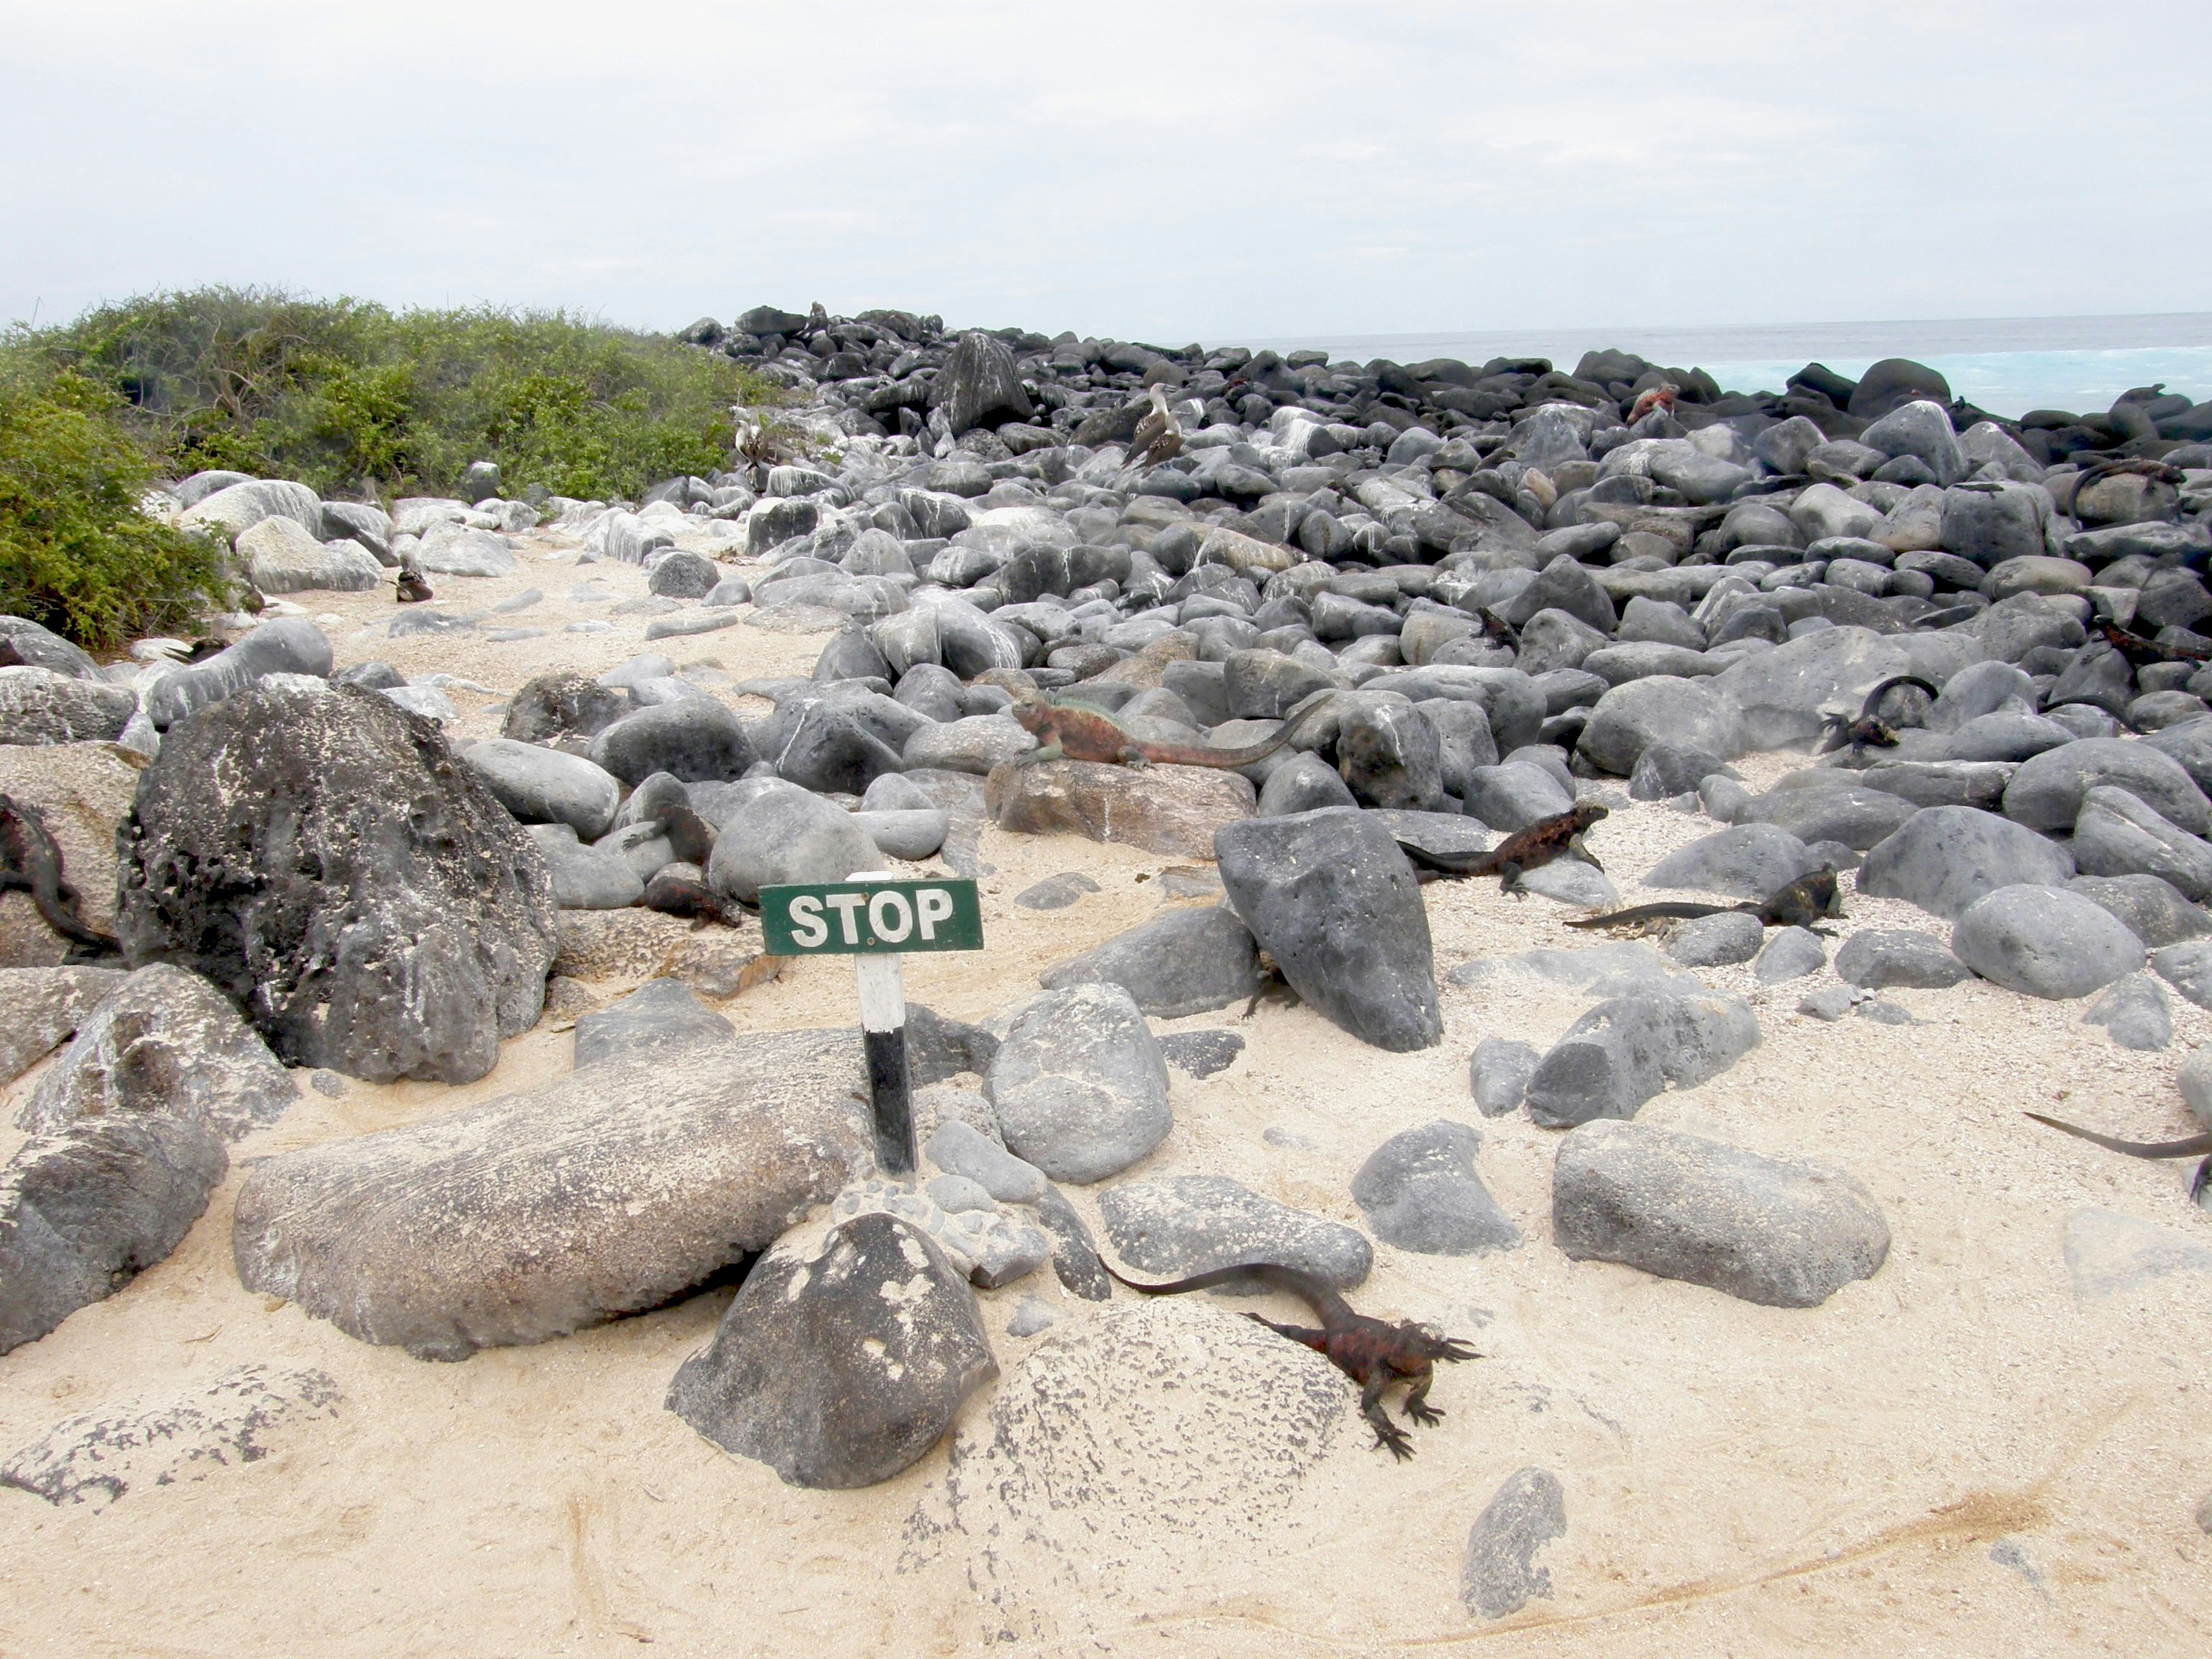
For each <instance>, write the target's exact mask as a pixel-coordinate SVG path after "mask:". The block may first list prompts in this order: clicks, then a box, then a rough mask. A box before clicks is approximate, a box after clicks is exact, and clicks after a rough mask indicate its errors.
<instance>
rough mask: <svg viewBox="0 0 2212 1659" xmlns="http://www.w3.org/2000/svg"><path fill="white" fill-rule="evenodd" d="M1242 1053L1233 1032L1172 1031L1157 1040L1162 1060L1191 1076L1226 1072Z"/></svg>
mask: <svg viewBox="0 0 2212 1659" xmlns="http://www.w3.org/2000/svg"><path fill="white" fill-rule="evenodd" d="M1243 1052H1244V1039H1243V1037H1241V1036H1238V1035H1237V1033H1236V1032H1234V1031H1175V1032H1170V1034H1169V1035H1168V1036H1164V1037H1162V1038H1161V1039H1160V1056H1161V1058H1162V1059H1164V1060H1166V1061H1167V1063H1168V1064H1169V1065H1170V1066H1174V1067H1175V1068H1176V1070H1177V1071H1179V1072H1188V1073H1190V1075H1191V1076H1193V1077H1212V1075H1213V1074H1214V1073H1217V1072H1225V1071H1227V1070H1228V1069H1229V1068H1230V1067H1231V1066H1233V1065H1235V1064H1236V1063H1237V1055H1239V1054H1243Z"/></svg>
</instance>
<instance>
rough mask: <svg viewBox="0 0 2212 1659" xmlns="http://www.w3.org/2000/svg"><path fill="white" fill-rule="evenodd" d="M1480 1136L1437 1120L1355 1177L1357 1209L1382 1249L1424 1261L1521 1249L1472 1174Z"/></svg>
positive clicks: (1403, 1136) (1406, 1135)
mask: <svg viewBox="0 0 2212 1659" xmlns="http://www.w3.org/2000/svg"><path fill="white" fill-rule="evenodd" d="M1481 1145H1482V1137H1481V1136H1480V1134H1478V1133H1476V1132H1475V1131H1474V1129H1473V1128H1471V1127H1468V1125H1467V1124H1464V1123H1454V1122H1451V1121H1448V1120H1445V1119H1438V1120H1437V1121H1436V1122H1434V1123H1428V1124H1424V1125H1423V1126H1422V1127H1419V1128H1418V1129H1407V1130H1406V1131H1404V1132H1403V1133H1399V1134H1395V1135H1392V1136H1391V1137H1390V1139H1388V1140H1386V1141H1384V1142H1383V1144H1382V1145H1381V1146H1378V1147H1376V1149H1375V1151H1374V1152H1372V1153H1371V1154H1370V1156H1369V1158H1368V1159H1367V1162H1366V1163H1364V1164H1361V1165H1360V1166H1359V1173H1358V1174H1357V1175H1355V1176H1352V1201H1353V1202H1354V1203H1356V1204H1358V1206H1359V1207H1360V1209H1361V1211H1362V1212H1364V1213H1365V1215H1366V1217H1367V1223H1368V1225H1370V1226H1371V1227H1372V1228H1374V1230H1375V1236H1376V1237H1377V1238H1379V1239H1381V1240H1382V1241H1383V1243H1385V1244H1395V1245H1396V1246H1397V1247H1398V1248H1399V1249H1401V1250H1412V1251H1413V1252H1415V1253H1416V1254H1418V1255H1475V1254H1476V1253H1478V1252H1480V1251H1484V1250H1510V1249H1518V1248H1519V1246H1520V1243H1521V1230H1520V1229H1519V1228H1518V1227H1516V1226H1515V1225H1513V1222H1512V1220H1511V1218H1510V1217H1508V1216H1507V1215H1506V1213H1505V1212H1504V1211H1503V1210H1501V1209H1499V1208H1498V1200H1496V1199H1494V1198H1492V1197H1491V1195H1490V1191H1489V1189H1488V1188H1486V1187H1485V1186H1484V1185H1483V1184H1482V1177H1481V1176H1479V1175H1477V1174H1476V1173H1475V1169H1474V1154H1475V1152H1476V1151H1477V1150H1478V1149H1479V1148H1480V1146H1481Z"/></svg>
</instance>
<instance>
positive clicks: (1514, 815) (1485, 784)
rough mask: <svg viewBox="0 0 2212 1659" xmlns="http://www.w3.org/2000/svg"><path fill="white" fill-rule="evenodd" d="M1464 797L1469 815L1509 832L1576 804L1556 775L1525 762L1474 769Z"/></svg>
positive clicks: (1491, 826) (1469, 773)
mask: <svg viewBox="0 0 2212 1659" xmlns="http://www.w3.org/2000/svg"><path fill="white" fill-rule="evenodd" d="M1464 799H1465V800H1466V804H1467V811H1468V817H1473V818H1476V819H1479V820H1480V821H1481V822H1482V823H1485V824H1487V825H1488V826H1489V827H1490V828H1491V829H1496V830H1498V831H1501V832H1502V833H1504V834H1506V835H1511V834H1512V833H1513V832H1514V831H1515V830H1516V829H1527V828H1528V826H1529V825H1530V824H1532V823H1542V822H1543V821H1544V820H1545V819H1546V818H1550V817H1558V816H1559V814H1560V813H1562V812H1564V811H1566V810H1567V809H1568V808H1569V807H1571V806H1572V805H1574V804H1575V801H1574V797H1573V795H1572V794H1571V793H1569V792H1568V791H1567V790H1566V789H1565V788H1563V787H1561V786H1560V783H1559V780H1558V779H1557V778H1555V777H1553V775H1551V774H1550V773H1549V772H1547V771H1546V770H1544V769H1543V768H1542V767H1541V766H1532V765H1530V764H1529V763H1528V762H1526V761H1509V762H1507V763H1504V765H1502V766H1478V767H1474V768H1473V769H1470V770H1469V771H1468V775H1467V777H1466V779H1465V784H1464Z"/></svg>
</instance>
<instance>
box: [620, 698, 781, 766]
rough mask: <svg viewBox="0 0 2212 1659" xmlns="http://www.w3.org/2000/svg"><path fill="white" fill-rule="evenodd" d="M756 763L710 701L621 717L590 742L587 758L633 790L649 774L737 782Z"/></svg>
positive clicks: (746, 741)
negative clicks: (590, 746) (733, 779)
mask: <svg viewBox="0 0 2212 1659" xmlns="http://www.w3.org/2000/svg"><path fill="white" fill-rule="evenodd" d="M759 758H760V755H759V754H758V752H757V750H755V749H754V748H753V745H752V739H751V738H749V737H747V736H746V735H745V728H744V724H743V722H741V721H740V720H738V717H737V715H736V714H735V713H733V712H732V710H731V709H730V708H727V707H726V706H725V705H724V704H721V703H719V702H715V701H714V699H712V698H711V697H685V698H684V699H683V700H682V701H680V702H664V703H656V704H654V705H653V707H652V708H641V709H639V710H638V711H637V712H636V713H635V714H625V715H623V717H622V718H621V719H620V720H617V721H615V722H614V723H613V724H612V725H611V726H606V727H605V728H603V729H602V730H601V731H600V732H599V735H598V736H597V737H596V738H592V760H593V762H595V763H597V764H599V765H600V766H603V767H605V769H607V770H608V771H610V772H611V773H613V774H614V775H615V776H617V777H618V778H620V779H621V780H622V781H623V782H624V783H626V784H629V785H631V786H633V787H635V785H637V784H640V783H642V782H644V781H645V780H646V779H647V778H649V777H651V776H652V775H653V774H654V773H655V772H667V773H671V774H672V775H675V776H676V777H678V778H680V779H682V780H683V781H684V782H685V783H708V782H721V781H726V780H728V779H731V778H741V777H743V776H744V775H745V769H746V768H747V767H749V766H750V765H751V764H752V763H754V762H755V761H757V760H758V759H759Z"/></svg>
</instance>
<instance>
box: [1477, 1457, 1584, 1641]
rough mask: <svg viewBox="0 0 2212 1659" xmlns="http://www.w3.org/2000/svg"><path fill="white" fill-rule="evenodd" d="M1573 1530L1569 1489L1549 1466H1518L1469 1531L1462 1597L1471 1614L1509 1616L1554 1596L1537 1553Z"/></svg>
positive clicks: (1492, 1616) (1550, 1576) (1548, 1578)
mask: <svg viewBox="0 0 2212 1659" xmlns="http://www.w3.org/2000/svg"><path fill="white" fill-rule="evenodd" d="M1566 1530H1567V1502H1566V1492H1565V1489H1564V1488H1562V1487H1561V1486H1560V1485H1559V1476H1557V1475H1556V1474H1553V1473H1552V1472H1551V1471H1550V1470H1548V1469H1537V1468H1528V1469H1516V1470H1515V1471H1514V1472H1513V1473H1512V1474H1510V1475H1508V1476H1506V1477H1505V1481H1504V1485H1503V1486H1499V1487H1498V1490H1497V1492H1494V1493H1493V1494H1492V1496H1491V1499H1490V1502H1489V1503H1487V1504H1485V1505H1484V1506H1483V1510H1482V1513H1481V1514H1480V1515H1479V1516H1476V1517H1475V1521H1474V1526H1473V1527H1472V1528H1469V1530H1468V1535H1467V1554H1466V1555H1465V1557H1464V1558H1462V1560H1461V1562H1460V1571H1459V1599H1460V1601H1462V1603H1463V1604H1464V1605H1465V1606H1466V1607H1467V1610H1468V1612H1469V1613H1478V1614H1480V1616H1481V1617H1483V1618H1485V1619H1504V1618H1508V1617H1510V1615H1512V1614H1514V1613H1518V1612H1520V1611H1521V1609H1522V1608H1523V1607H1527V1606H1528V1603H1529V1602H1530V1601H1535V1600H1537V1599H1539V1598H1541V1599H1543V1600H1546V1601H1548V1600H1550V1599H1551V1595H1552V1575H1551V1572H1550V1571H1549V1570H1548V1569H1547V1568H1544V1567H1540V1566H1538V1565H1536V1553H1537V1552H1538V1551H1539V1550H1541V1549H1542V1548H1543V1547H1544V1546H1545V1545H1547V1544H1548V1543H1550V1542H1551V1541H1553V1539H1555V1538H1560V1537H1564V1536H1565V1534H1566Z"/></svg>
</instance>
